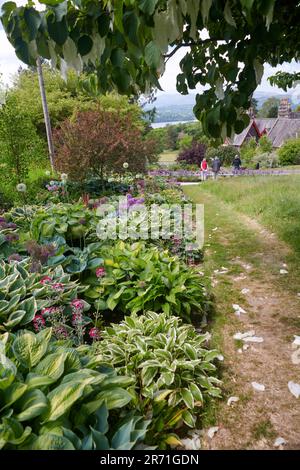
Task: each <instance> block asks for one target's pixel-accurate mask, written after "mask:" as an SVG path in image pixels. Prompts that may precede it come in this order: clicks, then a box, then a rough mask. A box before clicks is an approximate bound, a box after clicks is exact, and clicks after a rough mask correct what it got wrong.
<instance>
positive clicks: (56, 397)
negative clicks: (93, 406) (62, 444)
mask: <svg viewBox="0 0 300 470" xmlns="http://www.w3.org/2000/svg"><path fill="white" fill-rule="evenodd" d="M89 381H91V380H89V379H86V380H83V381H82V382H77V383H76V382H75V383H74V382H66V383H64V384H61V385H59V386H58V387H56V388H55V389H53V390H52V391H51V392H50V393H49V394H48V400H49V403H50V407H49V412H48V413H47V415H45V421H55V420H56V419H58V418H60V417H61V416H63V415H64V414H65V413H67V412H68V411H69V409H70V408H71V407H72V406H73V405H74V403H76V401H77V400H79V398H81V397H82V395H83V393H84V389H85V387H86V386H87V385H88V383H89Z"/></svg>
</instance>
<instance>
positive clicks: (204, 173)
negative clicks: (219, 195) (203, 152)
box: [201, 158, 207, 181]
mask: <svg viewBox="0 0 300 470" xmlns="http://www.w3.org/2000/svg"><path fill="white" fill-rule="evenodd" d="M206 176H207V161H206V158H203V160H202V162H201V179H202V181H205V180H206Z"/></svg>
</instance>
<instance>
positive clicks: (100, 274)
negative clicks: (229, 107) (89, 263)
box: [96, 268, 105, 277]
mask: <svg viewBox="0 0 300 470" xmlns="http://www.w3.org/2000/svg"><path fill="white" fill-rule="evenodd" d="M96 276H97V277H103V276H105V268H97V269H96Z"/></svg>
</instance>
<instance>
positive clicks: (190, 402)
mask: <svg viewBox="0 0 300 470" xmlns="http://www.w3.org/2000/svg"><path fill="white" fill-rule="evenodd" d="M181 397H182V399H183V401H184V403H185V404H186V406H187V407H188V408H191V409H193V408H194V397H193V394H192V393H191V391H190V390H189V389H187V388H184V389H182V390H181Z"/></svg>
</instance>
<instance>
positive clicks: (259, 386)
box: [251, 382, 266, 392]
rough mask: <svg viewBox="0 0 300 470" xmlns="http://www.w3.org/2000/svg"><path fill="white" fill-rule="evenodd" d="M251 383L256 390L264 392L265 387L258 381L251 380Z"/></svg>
mask: <svg viewBox="0 0 300 470" xmlns="http://www.w3.org/2000/svg"><path fill="white" fill-rule="evenodd" d="M251 385H252V387H253V388H254V390H256V391H257V392H264V391H265V389H266V387H265V386H264V385H263V384H259V383H258V382H251Z"/></svg>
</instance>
